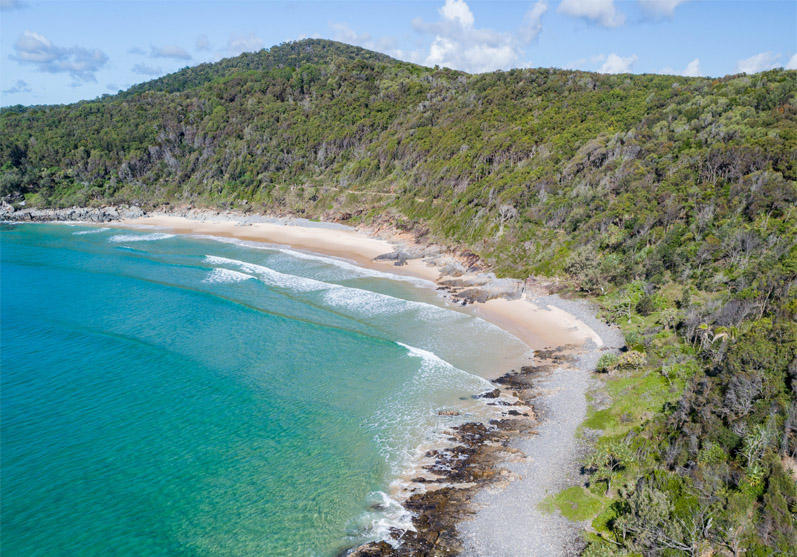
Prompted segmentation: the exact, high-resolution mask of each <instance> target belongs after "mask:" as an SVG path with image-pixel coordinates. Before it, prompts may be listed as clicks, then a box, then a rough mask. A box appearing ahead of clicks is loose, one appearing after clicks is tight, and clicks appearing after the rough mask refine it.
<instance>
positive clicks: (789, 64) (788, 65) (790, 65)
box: [786, 53, 797, 70]
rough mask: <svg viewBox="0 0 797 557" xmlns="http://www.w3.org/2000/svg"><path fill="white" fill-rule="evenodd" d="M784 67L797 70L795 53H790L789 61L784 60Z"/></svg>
mask: <svg viewBox="0 0 797 557" xmlns="http://www.w3.org/2000/svg"><path fill="white" fill-rule="evenodd" d="M786 69H787V70H797V53H795V54H792V55H791V58H789V61H788V62H786Z"/></svg>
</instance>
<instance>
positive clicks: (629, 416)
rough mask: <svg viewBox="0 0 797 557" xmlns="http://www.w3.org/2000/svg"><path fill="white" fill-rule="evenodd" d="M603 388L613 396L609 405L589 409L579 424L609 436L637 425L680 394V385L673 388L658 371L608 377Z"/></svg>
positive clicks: (621, 432) (624, 431)
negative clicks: (598, 408) (597, 408)
mask: <svg viewBox="0 0 797 557" xmlns="http://www.w3.org/2000/svg"><path fill="white" fill-rule="evenodd" d="M606 390H607V392H608V393H609V395H610V396H611V398H612V404H611V406H609V407H608V408H605V409H603V410H591V411H590V412H589V414H588V416H587V419H586V421H585V422H584V423H583V424H582V425H583V427H588V428H590V429H597V430H601V431H603V432H604V434H606V435H611V436H615V435H620V434H623V433H626V432H627V431H629V430H630V429H632V428H634V427H636V426H638V425H640V424H641V423H643V422H644V421H645V420H646V419H648V418H649V417H650V416H651V415H652V414H654V413H655V412H656V411H658V410H659V409H660V408H661V407H662V405H664V403H665V402H667V401H669V400H671V399H673V398H675V397H677V396H678V394H679V393H680V388H679V387H675V388H673V386H672V385H670V384H669V383H668V381H667V379H665V378H664V377H662V376H661V375H659V374H657V373H647V374H644V375H641V374H632V375H630V376H628V377H618V378H610V379H607V381H606Z"/></svg>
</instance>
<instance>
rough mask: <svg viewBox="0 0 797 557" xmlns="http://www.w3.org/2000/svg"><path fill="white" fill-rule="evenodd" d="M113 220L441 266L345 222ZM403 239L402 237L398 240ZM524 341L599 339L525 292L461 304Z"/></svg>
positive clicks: (415, 267) (424, 274) (434, 276)
mask: <svg viewBox="0 0 797 557" xmlns="http://www.w3.org/2000/svg"><path fill="white" fill-rule="evenodd" d="M115 224H116V225H121V226H127V227H132V228H139V227H152V228H157V229H160V230H164V231H167V232H173V233H178V234H196V235H210V236H222V237H228V238H237V239H240V240H248V241H254V242H263V243H269V244H280V245H287V246H290V247H293V248H297V249H301V250H306V251H310V252H315V253H320V254H324V255H330V256H333V257H340V258H343V259H348V260H350V261H353V262H354V263H356V264H358V265H361V266H363V267H367V268H371V269H376V270H380V271H385V272H390V273H395V274H399V275H406V276H413V277H417V278H421V279H424V280H428V281H431V282H435V281H437V280H439V279H441V278H444V277H443V275H441V273H440V270H439V269H438V268H437V267H435V266H433V265H429V264H427V263H426V262H425V261H423V260H422V259H408V260H407V261H406V264H404V265H401V266H397V265H395V264H394V263H393V261H389V260H386V261H378V260H375V258H376V257H377V256H379V255H383V254H386V253H390V252H392V251H394V250H395V249H396V247H397V245H399V244H400V243H401V241H399V240H395V239H394V240H387V239H381V238H375V237H373V236H370V235H368V234H366V233H365V232H361V231H357V230H354V229H344V227H335V228H331V227H325V226H302V225H299V224H292V223H280V222H245V221H244V222H236V221H234V220H230V219H227V218H225V219H219V220H215V219H209V218H202V219H201V220H200V219H198V218H189V217H183V216H172V215H155V216H145V217H141V218H135V219H124V220H121V221H119V223H115ZM402 241H403V239H402ZM463 309H465V310H466V311H468V312H471V313H473V314H475V315H478V316H479V317H481V318H482V319H484V320H486V321H489V322H491V323H493V324H495V325H497V326H499V327H501V328H502V329H504V330H506V331H507V332H509V333H511V334H513V335H515V336H516V337H518V338H519V339H521V340H522V341H524V342H525V343H526V344H527V345H528V346H529V347H530V348H532V349H535V350H537V349H542V348H555V347H558V346H565V345H582V344H584V343H585V342H586V341H588V340H589V341H592V342H593V343H594V344H595V345H596V346H598V347H600V346H602V344H603V341H602V340H601V337H600V335H598V334H597V333H596V332H595V331H594V330H593V329H592V328H591V327H590V326H588V325H587V324H586V323H584V322H583V321H582V320H580V319H578V318H577V317H576V316H574V315H572V314H570V313H568V312H566V311H564V310H562V309H561V308H559V307H556V306H553V305H549V304H541V303H539V302H535V301H534V300H533V299H530V298H529V297H526V296H524V297H521V298H519V299H516V300H507V299H491V300H488V301H486V302H484V303H479V302H476V303H473V304H470V305H468V306H467V307H465V308H463Z"/></svg>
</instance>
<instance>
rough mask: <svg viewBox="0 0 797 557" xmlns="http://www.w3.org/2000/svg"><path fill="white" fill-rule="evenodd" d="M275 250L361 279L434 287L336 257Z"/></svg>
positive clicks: (423, 280)
mask: <svg viewBox="0 0 797 557" xmlns="http://www.w3.org/2000/svg"><path fill="white" fill-rule="evenodd" d="M275 249H277V250H278V251H280V252H282V253H284V254H286V255H289V256H291V257H294V258H296V259H304V260H308V261H319V262H321V263H325V264H327V265H334V266H335V267H338V268H340V269H345V270H346V271H351V272H352V273H355V274H356V275H358V276H361V277H375V278H385V279H390V280H400V281H404V282H411V283H413V284H416V285H419V286H426V287H434V286H435V283H434V282H432V281H430V280H426V279H422V278H418V277H411V276H407V275H399V274H397V273H388V272H387V271H379V270H377V269H369V268H368V267H361V266H360V265H357V264H355V263H351V262H349V261H346V260H345V259H340V258H337V257H329V256H326V255H318V254H315V253H307V252H303V251H298V250H295V249H291V248H283V247H278V248H275Z"/></svg>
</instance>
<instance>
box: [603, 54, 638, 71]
mask: <svg viewBox="0 0 797 557" xmlns="http://www.w3.org/2000/svg"><path fill="white" fill-rule="evenodd" d="M637 59H638V58H637V55H636V54H634V55H632V56H626V57H622V56H618V55H617V54H614V53H612V54H609V55H608V56H607V57H606V61H605V62H604V63H603V65H602V66H601V68H600V70H598V71H599V72H600V73H629V72H630V71H631V66H633V65H634V62H636V61H637Z"/></svg>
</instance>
